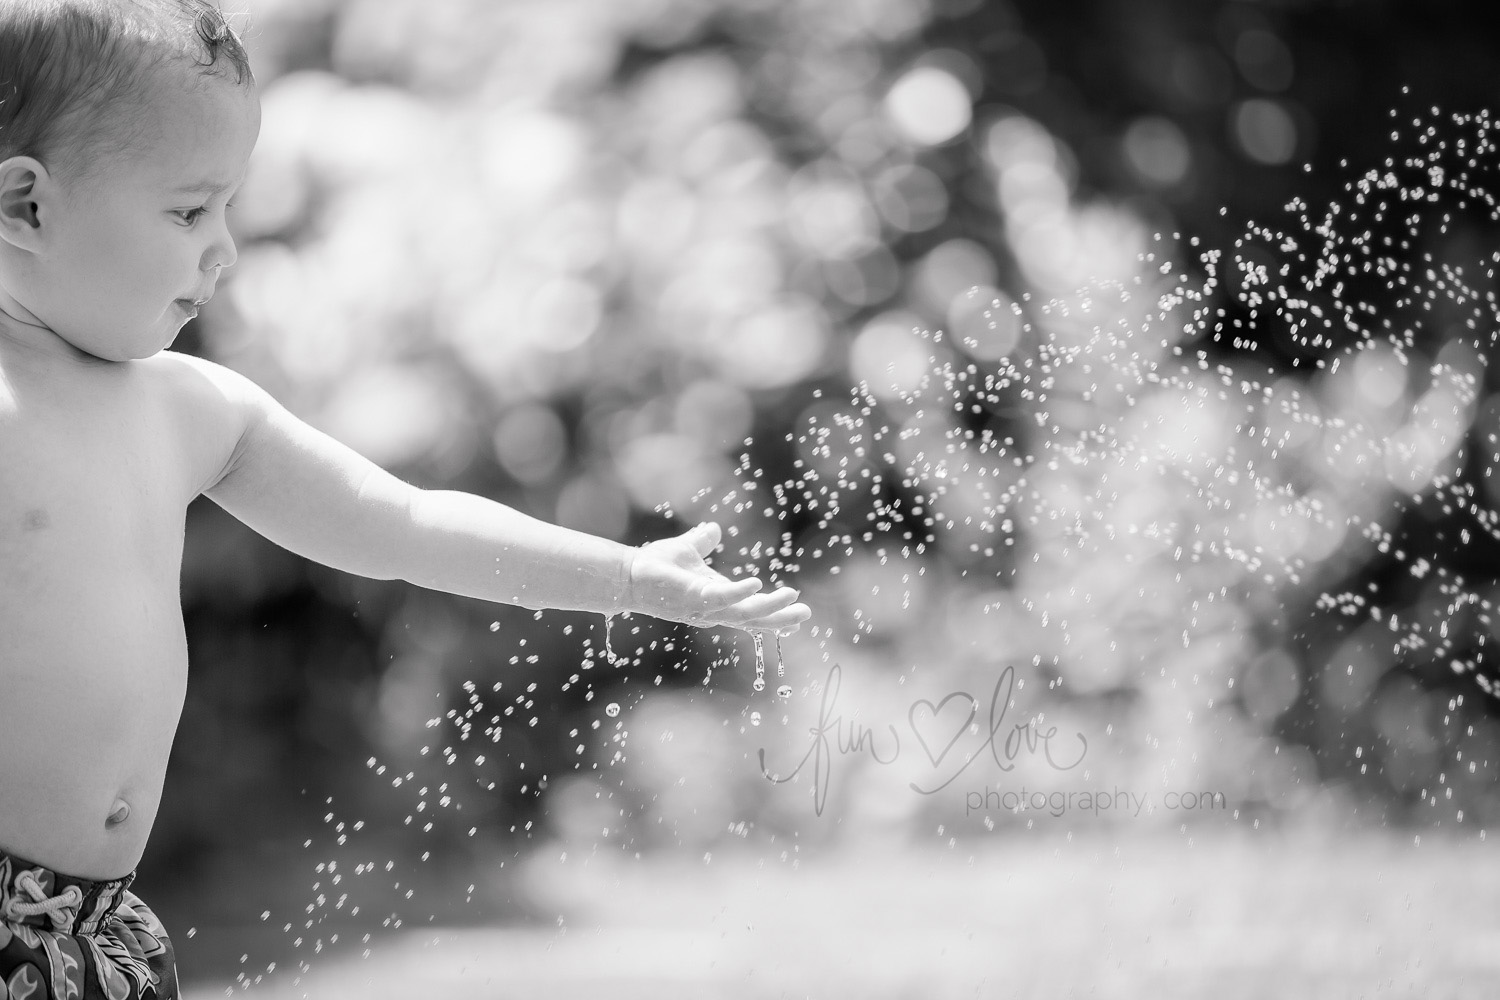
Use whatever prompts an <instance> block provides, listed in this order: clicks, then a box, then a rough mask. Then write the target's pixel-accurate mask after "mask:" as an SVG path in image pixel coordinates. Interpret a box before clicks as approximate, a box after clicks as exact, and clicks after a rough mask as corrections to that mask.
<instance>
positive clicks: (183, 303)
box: [173, 298, 208, 319]
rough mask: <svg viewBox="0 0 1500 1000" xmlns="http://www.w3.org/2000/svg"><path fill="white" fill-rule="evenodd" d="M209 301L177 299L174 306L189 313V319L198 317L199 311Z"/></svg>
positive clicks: (204, 299)
mask: <svg viewBox="0 0 1500 1000" xmlns="http://www.w3.org/2000/svg"><path fill="white" fill-rule="evenodd" d="M207 301H208V299H206V298H203V299H175V300H174V301H173V304H174V305H175V306H177V308H179V309H181V310H182V311H183V312H185V313H187V316H188V319H192V318H193V317H194V316H197V315H198V310H199V309H200V308H201V307H202V306H203V304H204V303H205V302H207Z"/></svg>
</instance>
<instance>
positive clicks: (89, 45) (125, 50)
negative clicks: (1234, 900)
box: [0, 0, 253, 176]
mask: <svg viewBox="0 0 1500 1000" xmlns="http://www.w3.org/2000/svg"><path fill="white" fill-rule="evenodd" d="M166 65H177V66H181V67H185V68H186V69H188V70H189V71H196V72H198V73H201V74H202V75H204V76H205V77H219V78H222V79H227V80H231V81H233V82H234V83H235V84H239V85H243V84H247V83H249V82H252V81H253V77H252V75H251V73H250V60H249V57H248V56H247V55H246V54H245V48H244V45H243V44H242V43H241V42H240V39H239V36H238V35H237V34H236V33H235V31H234V29H233V28H231V27H230V25H229V23H228V22H227V21H226V20H225V18H224V14H223V13H222V12H221V11H220V10H219V9H218V8H217V7H216V6H213V5H212V4H210V3H209V2H207V0H0V161H4V160H7V159H9V158H10V157H13V156H33V157H36V159H38V160H39V161H41V163H42V164H43V165H44V166H45V167H46V168H47V169H48V170H49V171H52V172H53V173H58V174H62V175H65V176H83V175H87V174H89V173H91V172H92V169H93V168H94V167H96V166H99V165H102V164H103V163H104V161H106V160H108V159H109V158H110V156H111V155H112V154H117V153H119V152H120V151H122V150H124V149H127V148H129V146H130V143H131V142H132V140H133V139H134V138H135V137H136V136H137V135H139V133H140V130H141V128H142V126H143V121H144V117H145V116H144V115H143V113H142V112H143V111H144V109H145V107H146V103H147V100H148V98H149V94H150V86H151V82H152V79H153V77H154V75H155V74H156V73H158V72H160V70H161V68H162V67H163V66H166Z"/></svg>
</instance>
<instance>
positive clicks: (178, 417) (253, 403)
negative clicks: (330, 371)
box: [133, 351, 265, 489]
mask: <svg viewBox="0 0 1500 1000" xmlns="http://www.w3.org/2000/svg"><path fill="white" fill-rule="evenodd" d="M133 364H135V365H137V366H139V370H140V371H141V373H142V375H144V376H145V378H146V379H147V380H148V381H149V382H150V386H151V392H152V393H153V394H155V395H157V396H158V398H159V399H160V400H161V401H162V403H163V404H164V405H165V407H166V408H167V410H168V412H169V414H170V418H171V421H172V424H173V425H174V426H175V427H177V428H178V429H179V430H180V432H181V434H182V437H183V440H184V442H185V445H186V447H187V449H188V451H189V452H190V454H191V457H192V458H193V460H194V461H193V464H194V465H195V466H197V467H199V468H200V469H201V470H202V473H203V476H202V478H203V487H202V488H203V489H207V488H208V487H209V486H210V485H212V484H213V483H214V482H216V481H217V480H218V479H219V478H220V477H221V476H222V475H223V472H224V470H226V469H227V468H228V467H229V466H230V464H231V463H232V461H233V458H234V454H235V452H236V450H237V449H238V448H239V446H240V442H241V440H242V438H243V437H244V433H245V428H246V427H247V425H248V424H249V421H250V419H251V414H252V413H253V412H255V410H256V409H258V408H259V405H260V399H261V398H262V397H263V396H264V395H265V393H264V390H262V389H260V388H259V387H258V386H256V385H255V383H253V382H252V381H250V379H248V378H246V377H245V376H244V375H241V374H239V373H238V372H236V371H234V370H233V369H231V368H227V367H225V366H224V365H220V364H216V363H214V362H212V361H208V360H205V359H203V358H198V357H194V356H192V355H190V354H180V353H178V352H176V351H161V352H159V353H158V354H155V355H153V356H152V357H150V358H145V359H142V360H140V361H137V362H133Z"/></svg>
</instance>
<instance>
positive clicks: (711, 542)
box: [687, 521, 724, 559]
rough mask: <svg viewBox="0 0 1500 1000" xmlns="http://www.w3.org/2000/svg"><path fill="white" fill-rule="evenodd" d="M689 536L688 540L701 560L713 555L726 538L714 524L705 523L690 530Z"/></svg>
mask: <svg viewBox="0 0 1500 1000" xmlns="http://www.w3.org/2000/svg"><path fill="white" fill-rule="evenodd" d="M687 536H688V540H689V541H690V542H692V543H693V549H694V550H695V551H696V552H697V553H698V556H699V558H701V559H707V558H708V557H709V556H710V555H711V554H713V551H714V549H716V548H718V547H719V540H720V539H721V538H723V537H724V533H723V532H722V531H720V530H719V526H718V525H717V524H715V523H714V522H712V521H704V522H703V523H702V524H699V525H696V526H694V527H693V528H691V529H689V530H688V532H687Z"/></svg>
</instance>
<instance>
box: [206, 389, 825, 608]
mask: <svg viewBox="0 0 1500 1000" xmlns="http://www.w3.org/2000/svg"><path fill="white" fill-rule="evenodd" d="M189 363H190V364H192V365H193V366H194V367H195V368H196V369H197V370H198V371H199V372H200V373H201V374H202V376H203V377H204V378H205V379H206V380H207V382H208V384H209V387H210V395H212V396H216V397H218V398H219V405H221V406H227V410H228V412H229V413H231V414H232V415H233V420H234V421H235V422H236V424H237V431H238V433H237V436H236V437H235V440H237V444H236V446H235V448H234V451H233V454H232V455H231V456H230V457H229V459H228V461H227V463H226V465H225V466H224V469H223V471H222V473H221V474H220V475H219V476H218V478H217V480H216V481H215V482H213V483H212V484H210V485H209V486H208V488H207V489H206V490H205V493H206V494H207V495H208V496H209V497H210V498H212V499H213V500H214V501H215V502H216V503H218V504H219V505H220V506H222V507H223V508H224V509H225V510H227V511H229V512H230V513H231V514H233V515H234V516H235V517H237V518H239V519H240V520H241V521H243V522H245V523H246V524H247V525H249V526H250V527H251V528H253V529H255V530H256V531H257V532H259V533H260V534H262V535H264V536H265V537H267V538H269V539H270V540H271V541H273V542H276V543H277V544H279V545H282V546H284V547H286V548H288V549H290V550H292V551H293V552H296V553H298V554H300V555H304V556H306V557H307V558H309V559H312V560H315V561H317V562H320V563H323V564H325V565H328V566H333V567H335V568H337V569H342V570H345V571H347V572H350V573H355V574H357V575H360V576H367V577H373V578H375V579H401V580H406V581H408V582H410V583H414V584H417V585H419V586H422V587H429V588H432V589H434V590H442V591H447V592H448V593H453V594H462V595H464V596H467V597H477V598H480V599H483V600H488V601H496V602H499V603H504V604H517V605H520V606H522V607H528V608H557V609H560V610H577V611H598V612H604V613H606V614H609V613H613V612H620V611H641V612H645V613H647V614H651V615H655V616H656V617H659V618H665V619H668V620H672V621H684V622H691V623H694V624H700V625H715V624H726V625H734V626H738V627H741V628H750V629H767V630H770V629H778V630H782V631H793V630H795V628H796V626H797V625H798V623H800V622H802V621H804V620H806V619H807V617H808V616H809V614H810V612H809V610H808V608H807V607H806V605H802V604H798V603H796V599H797V594H796V592H795V591H793V590H791V589H789V588H785V587H783V588H780V589H778V590H776V591H775V592H772V593H766V594H762V593H759V591H760V590H761V583H760V581H759V580H757V579H754V578H750V579H746V580H740V581H731V580H728V579H726V578H725V577H724V576H722V575H721V574H719V573H717V572H715V571H714V570H713V569H711V568H710V567H709V566H708V564H707V561H706V560H707V557H708V555H709V554H710V553H711V552H712V551H713V550H714V548H715V547H716V546H717V545H718V543H719V538H720V534H719V529H718V526H717V525H712V524H706V525H699V526H698V527H696V528H693V529H692V530H690V531H688V532H686V533H685V534H683V535H679V536H677V537H675V538H668V539H663V540H661V541H657V542H651V543H649V544H647V545H643V546H641V547H639V548H635V547H631V546H626V545H622V544H620V543H618V542H613V541H609V540H608V539H603V538H598V537H595V536H593V535H589V534H586V533H584V532H579V531H573V530H571V529H568V528H563V527H560V526H558V525H555V524H549V523H547V522H545V521H541V520H538V519H536V518H533V517H529V516H527V515H525V514H522V513H521V512H519V511H517V510H514V509H512V508H510V507H507V506H505V505H503V504H499V503H496V502H494V501H492V500H487V499H484V498H483V497H478V496H474V495H472V494H468V493H459V492H454V491H448V490H421V489H418V488H416V487H413V486H411V485H409V484H407V483H404V482H402V481H401V480H399V479H397V478H396V477H395V476H392V475H391V474H390V473H388V472H386V471H384V470H383V469H381V468H380V467H379V466H376V465H375V464H374V463H372V462H370V461H369V460H367V459H365V458H363V457H362V456H360V455H359V454H358V453H356V452H355V451H354V450H353V449H351V448H348V447H346V446H345V445H343V444H340V443H339V442H338V441H335V440H334V439H333V438H331V437H329V436H328V435H326V434H323V433H322V432H320V431H318V430H316V429H314V428H313V427H310V426H309V425H307V424H306V423H304V422H303V421H301V420H299V419H297V418H296V417H294V416H293V415H292V414H290V413H289V412H287V410H286V409H285V408H284V407H282V406H281V405H280V404H278V403H277V402H276V401H275V400H274V399H272V398H271V396H270V395H269V394H268V393H266V392H265V391H264V390H262V389H261V388H259V387H258V386H256V385H255V384H254V383H252V382H250V381H249V380H248V379H245V378H244V377H242V376H240V375H237V374H235V373H233V372H230V371H229V370H227V369H224V368H220V367H218V366H216V365H210V364H208V363H206V362H189Z"/></svg>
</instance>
